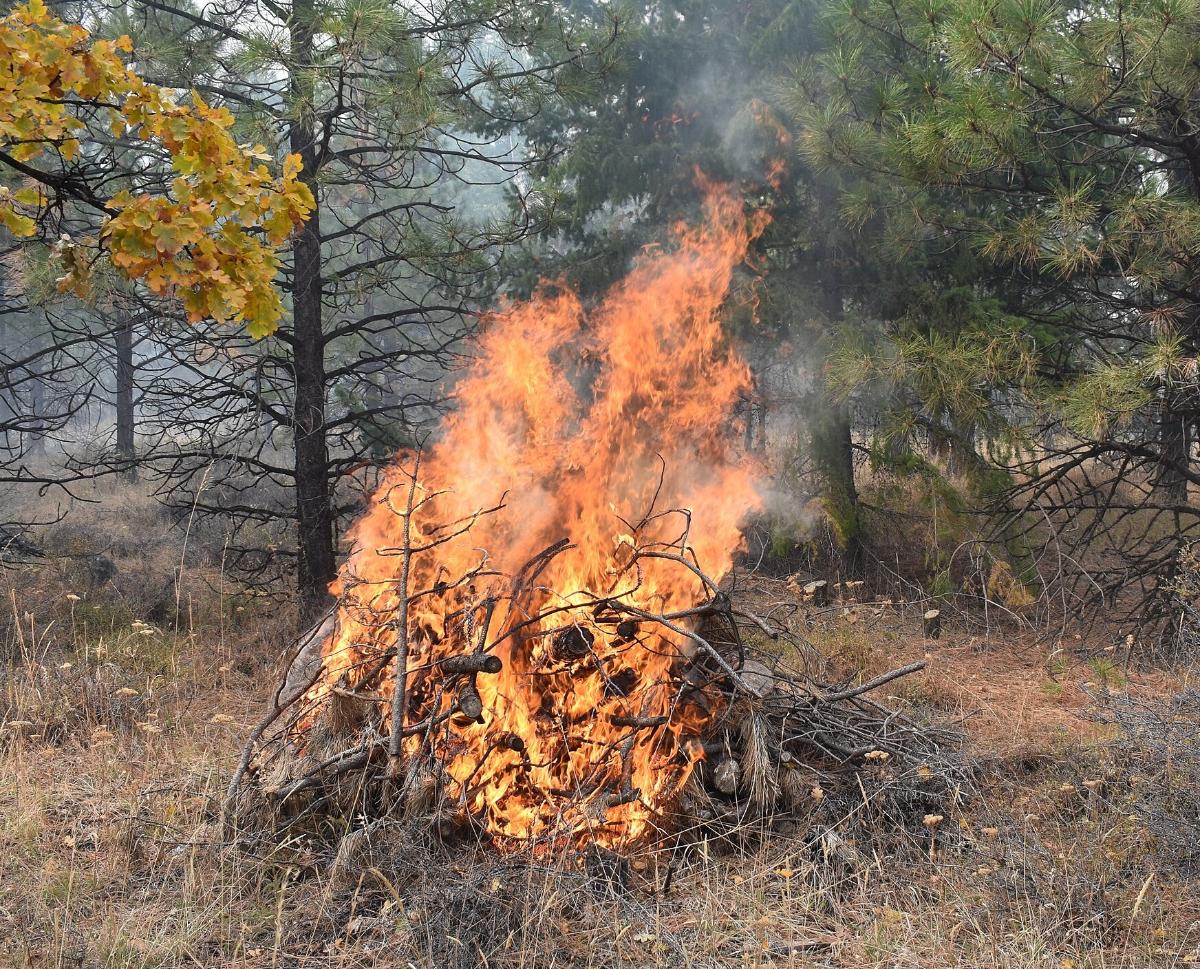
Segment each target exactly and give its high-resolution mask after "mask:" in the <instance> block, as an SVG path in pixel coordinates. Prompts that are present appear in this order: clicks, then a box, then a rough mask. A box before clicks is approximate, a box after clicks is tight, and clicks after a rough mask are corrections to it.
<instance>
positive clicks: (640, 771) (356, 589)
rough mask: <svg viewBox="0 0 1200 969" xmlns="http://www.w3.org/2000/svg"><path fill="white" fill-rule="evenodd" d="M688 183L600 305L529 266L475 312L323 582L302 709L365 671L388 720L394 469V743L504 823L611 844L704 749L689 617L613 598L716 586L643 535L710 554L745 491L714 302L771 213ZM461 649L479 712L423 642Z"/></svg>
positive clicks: (522, 832)
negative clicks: (699, 196)
mask: <svg viewBox="0 0 1200 969" xmlns="http://www.w3.org/2000/svg"><path fill="white" fill-rule="evenodd" d="M702 187H704V189H705V193H706V201H705V219H704V222H703V224H701V225H699V226H697V227H692V228H689V227H687V226H679V227H677V228H676V229H675V231H674V244H673V245H672V246H671V247H669V250H667V251H664V250H662V249H655V250H647V251H646V252H644V253H643V254H642V256H641V258H640V259H639V260H638V262H637V263H636V265H635V267H634V269H633V270H632V271H631V273H630V274H629V275H628V276H627V277H626V278H625V279H624V280H623V281H622V282H620V283H619V284H617V285H615V286H614V287H613V288H612V289H611V290H609V292H608V293H607V294H606V295H605V296H604V298H603V300H602V301H601V302H600V303H599V305H598V306H597V307H596V308H595V309H593V310H591V311H590V312H588V311H586V310H585V308H584V306H583V305H582V303H581V301H580V299H579V298H578V296H577V295H575V294H574V293H573V292H570V291H569V290H567V289H565V288H562V287H549V286H547V287H543V289H542V291H540V292H539V293H538V294H537V295H536V296H535V297H534V298H533V299H531V300H529V301H528V302H524V303H516V304H513V305H510V306H507V307H506V308H504V309H502V310H501V311H500V312H498V313H496V314H495V315H494V316H493V317H492V318H491V319H490V320H489V321H488V324H487V326H486V327H485V330H484V333H483V336H482V338H481V341H480V345H479V354H478V357H477V359H476V360H475V362H474V364H473V366H472V367H471V368H470V370H469V372H468V373H467V375H466V377H465V378H464V379H463V381H462V382H461V383H460V385H459V387H458V390H457V397H458V399H459V401H460V407H459V409H458V410H457V412H456V413H455V414H454V415H453V416H452V417H450V418H449V419H448V421H447V422H446V425H445V427H444V431H443V433H442V436H441V437H440V439H439V440H438V442H437V443H436V444H435V445H434V446H433V447H432V448H431V449H430V450H429V451H428V452H426V453H425V454H424V455H422V456H421V458H420V462H419V473H418V474H417V480H416V482H415V483H414V481H413V478H412V477H410V475H412V474H413V472H414V466H415V462H414V459H413V456H412V455H408V456H406V457H405V456H402V459H401V461H399V462H397V464H396V465H395V466H394V467H393V468H392V469H391V470H390V471H389V473H388V475H387V479H386V480H385V481H384V483H383V485H382V486H381V487H380V488H379V490H378V491H377V493H376V495H375V497H374V499H373V501H372V505H371V508H370V510H369V511H368V512H367V514H365V515H364V517H363V518H362V519H361V520H360V521H359V522H358V523H357V525H356V526H355V528H354V530H353V532H352V539H353V552H352V554H351V556H350V558H349V561H348V562H347V564H346V566H345V567H344V569H343V570H342V573H341V576H340V578H339V579H338V581H337V582H336V583H335V585H334V591H335V593H337V594H338V595H339V596H340V604H339V610H338V616H337V624H336V627H335V631H334V633H333V634H332V635H331V636H330V638H329V639H328V641H326V642H325V644H324V646H323V658H324V672H323V675H322V677H321V679H320V681H319V682H318V684H317V685H316V686H315V687H314V688H313V689H312V690H311V691H310V695H309V699H310V700H311V701H313V703H312V706H313V708H314V709H315V710H319V709H320V708H321V707H322V706H323V705H324V704H325V703H327V702H328V699H329V697H330V696H331V694H332V693H333V691H334V689H335V688H337V689H343V690H344V689H346V688H360V689H361V688H363V687H364V686H369V687H370V697H371V702H374V703H376V704H378V705H379V713H380V717H379V721H380V723H381V724H382V726H381V730H382V731H383V732H385V733H386V731H387V726H386V725H387V723H388V722H389V721H388V716H387V713H386V710H385V708H386V707H387V705H388V698H390V697H391V695H392V693H393V690H394V686H395V682H394V673H393V672H392V662H393V661H392V660H391V653H392V652H393V651H394V648H395V644H396V633H395V629H396V627H397V619H398V611H399V608H400V598H401V590H400V586H399V584H398V583H399V579H400V576H401V568H400V562H401V560H402V558H403V555H402V551H401V550H402V549H403V548H404V545H405V540H406V535H405V520H406V519H405V509H406V507H407V506H406V502H407V501H408V496H409V493H410V488H412V489H413V491H412V494H413V500H414V504H413V510H412V512H411V515H410V516H409V520H410V522H411V524H410V526H409V531H408V534H407V541H408V544H409V547H410V548H414V549H416V550H415V551H413V552H411V554H410V555H409V560H410V563H411V567H410V574H409V578H408V585H407V590H408V593H409V604H408V608H407V622H406V624H405V627H406V628H407V630H408V636H407V640H408V650H409V656H408V661H407V670H408V675H407V679H406V690H405V696H406V697H407V704H408V710H407V717H406V720H405V723H406V725H409V726H410V729H411V725H413V724H422V723H424V724H427V725H428V727H429V729H428V730H426V731H424V732H423V733H421V734H419V735H418V734H415V733H414V735H412V736H406V738H405V740H404V744H403V749H404V754H405V757H406V758H415V757H418V756H420V751H421V750H422V749H424V750H425V751H426V752H428V751H429V750H430V747H432V750H433V753H434V755H435V758H436V760H437V761H438V762H439V763H440V765H441V770H442V772H443V773H442V774H441V776H442V781H443V785H444V793H445V795H446V796H447V797H449V798H450V799H452V800H453V799H457V801H458V803H459V804H460V805H461V806H462V808H463V809H464V810H465V811H467V812H469V813H471V814H472V815H473V816H475V817H476V818H477V819H478V820H480V821H481V822H482V823H483V824H484V825H485V827H486V828H487V829H488V830H489V831H490V832H491V833H492V834H493V835H494V836H496V839H497V842H498V844H501V845H504V844H508V845H513V844H519V843H522V842H525V841H528V840H529V839H542V840H549V841H554V840H559V841H563V840H565V841H571V840H582V839H584V838H585V837H586V838H589V839H593V840H596V841H598V842H600V843H603V844H607V845H609V846H612V847H629V846H630V845H633V844H635V843H637V842H639V841H641V840H644V839H645V838H647V837H649V836H650V835H651V834H653V832H654V831H655V830H656V828H657V827H659V825H660V821H661V819H662V816H663V815H664V813H666V812H667V811H669V809H670V807H671V804H672V802H673V800H674V799H675V798H676V797H677V796H678V794H679V792H680V790H681V788H682V786H683V785H684V783H685V782H686V781H687V779H688V777H689V775H690V773H691V771H692V768H693V766H694V765H695V762H696V761H697V760H698V759H699V758H700V757H701V756H703V749H702V746H701V745H700V743H699V741H698V737H699V736H700V734H701V733H702V732H703V730H704V728H705V727H706V725H707V724H708V723H709V721H710V720H711V718H712V717H713V716H714V714H715V712H716V711H715V707H714V706H713V703H712V698H710V697H706V696H705V695H704V694H705V687H704V686H703V685H700V686H692V687H689V686H688V685H687V683H686V682H685V679H686V678H685V677H684V672H683V671H685V669H686V667H687V665H688V663H689V662H690V661H691V660H692V659H693V658H694V653H695V652H696V644H695V643H694V641H693V640H691V639H689V635H688V634H689V632H690V631H694V620H692V619H691V618H689V617H679V618H677V619H676V620H674V621H672V623H671V624H670V625H663V624H661V623H658V622H652V621H638V620H637V619H636V618H632V619H631V618H630V617H631V615H635V614H636V611H641V612H645V613H653V614H656V615H662V614H664V613H665V614H671V613H677V612H680V611H686V610H688V609H690V608H691V607H694V606H695V605H696V604H697V603H700V602H703V601H704V600H705V599H707V598H709V597H710V594H711V590H710V589H707V588H706V587H705V585H704V583H703V581H702V580H701V579H700V577H699V576H698V575H697V574H696V573H694V572H693V571H691V570H690V569H689V568H688V567H687V566H686V561H685V560H684V559H682V558H681V557H679V556H677V555H664V556H663V557H654V556H653V555H645V554H642V553H644V552H646V551H648V550H651V551H652V550H655V549H657V550H660V551H661V550H663V549H669V550H671V551H673V552H679V551H685V552H686V557H687V560H694V561H695V562H696V563H698V564H699V566H700V567H701V568H702V569H703V570H704V571H705V572H707V573H708V574H709V575H712V576H716V577H719V576H723V575H724V574H726V573H727V572H728V570H729V569H730V567H731V565H732V557H733V554H734V553H735V552H736V550H737V549H738V548H739V546H740V544H741V535H740V526H741V524H742V523H743V522H744V520H745V518H746V517H747V515H748V514H749V513H751V512H752V511H754V510H755V509H757V508H758V507H759V498H758V495H757V493H756V487H755V480H756V479H755V470H756V469H755V468H754V466H753V465H752V464H751V463H750V460H749V459H748V458H746V457H742V456H739V455H738V454H737V453H736V452H735V448H734V442H735V441H736V440H737V435H736V433H734V428H733V427H732V414H733V411H734V409H735V406H736V404H737V402H738V401H739V399H740V398H741V397H742V396H743V395H744V394H746V392H747V391H748V390H749V385H750V374H749V371H748V368H747V366H746V365H745V363H744V362H742V360H741V359H739V358H738V357H737V355H736V354H735V353H734V352H733V351H732V350H731V349H730V348H729V346H728V344H727V341H726V340H725V338H724V337H723V334H722V331H721V325H720V319H719V313H720V308H721V305H722V303H723V302H724V300H725V299H726V297H727V295H728V293H729V291H730V286H731V283H732V280H733V273H734V270H735V268H736V266H737V265H738V264H739V263H740V262H742V260H743V259H744V258H745V256H746V252H747V249H748V246H749V244H750V242H751V240H752V239H753V238H754V237H755V236H756V235H757V234H758V233H759V232H761V231H762V229H763V227H764V225H765V222H766V216H764V215H763V214H761V213H757V214H755V215H754V216H753V217H752V218H751V219H750V220H748V219H747V217H746V215H745V214H744V212H743V207H742V204H741V202H740V201H739V200H738V199H736V198H735V197H734V196H733V194H732V193H731V192H730V191H729V190H727V189H725V188H720V187H714V186H710V185H703V186H702ZM497 505H502V507H499V508H498V509H497V507H496V506H497ZM485 509H491V511H489V512H484V511H483V510H485ZM669 510H670V511H669ZM448 523H457V524H448ZM564 539H567V540H569V545H567V546H566V547H565V548H562V549H560V550H559V551H558V552H557V554H551V555H549V556H546V557H543V558H540V559H538V558H537V556H538V555H539V553H541V552H542V551H543V550H545V549H547V547H548V546H551V545H553V544H554V543H556V542H560V541H561V540H564ZM531 560H534V561H537V562H538V563H539V564H538V566H537V568H535V569H530V568H526V566H527V564H528V563H530V562H531ZM539 570H540V571H539ZM533 572H537V574H531V573H533ZM605 602H615V603H617V604H619V609H618V611H616V612H613V611H607V612H606V609H607V607H606V606H605V605H604V603H605ZM623 610H634V611H635V612H634V613H631V612H629V611H623ZM622 616H623V617H624V618H623V619H622ZM619 620H620V621H619ZM478 650H486V651H489V652H490V653H492V654H494V655H495V656H497V657H498V658H499V659H500V660H502V662H503V666H502V669H501V670H500V671H499V672H498V673H480V674H479V675H478V676H477V677H476V678H475V686H476V688H477V691H478V696H479V700H480V701H482V702H481V706H482V715H481V716H479V717H478V719H477V720H470V719H468V718H467V717H466V716H464V711H463V709H461V708H458V709H457V711H456V708H455V706H454V704H455V696H454V691H453V689H447V688H446V683H447V678H446V676H445V675H444V670H442V669H441V668H440V667H439V666H438V664H439V663H440V662H442V661H443V660H444V659H445V658H447V657H449V656H452V655H460V654H467V653H472V652H474V651H478ZM308 722H309V723H311V718H310V719H309V721H308ZM306 725H307V724H306ZM423 744H424V745H425V746H424V747H422V745H423Z"/></svg>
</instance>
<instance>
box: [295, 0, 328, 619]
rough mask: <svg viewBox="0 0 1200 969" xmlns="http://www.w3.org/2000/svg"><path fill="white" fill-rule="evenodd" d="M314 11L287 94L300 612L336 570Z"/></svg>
mask: <svg viewBox="0 0 1200 969" xmlns="http://www.w3.org/2000/svg"><path fill="white" fill-rule="evenodd" d="M314 18H315V11H314V7H313V4H312V2H311V0H302V2H299V3H296V4H295V6H294V7H293V10H292V23H291V42H292V70H293V75H292V95H293V98H294V101H295V103H294V104H293V108H292V109H293V112H294V115H295V119H296V120H295V121H293V122H292V126H291V131H290V142H291V149H292V151H293V152H295V153H296V154H298V155H299V156H300V158H301V160H302V161H303V163H304V179H305V181H306V183H307V184H308V187H309V189H311V191H312V193H313V197H314V198H317V199H318V204H317V207H316V208H315V209H314V210H313V213H312V215H311V216H310V217H309V219H308V221H307V222H306V223H305V224H304V226H303V228H301V229H300V230H299V232H298V233H297V235H296V237H295V241H294V243H293V248H292V252H293V258H294V266H293V279H292V322H293V334H294V336H295V346H294V348H293V354H294V362H295V381H296V382H295V402H294V413H293V425H294V428H293V433H294V435H295V449H296V523H297V551H298V557H299V561H298V564H297V582H298V585H299V594H300V607H301V613H302V617H303V618H304V619H305V620H310V619H313V618H315V617H316V616H317V615H319V614H320V613H321V611H322V610H323V609H325V608H326V606H327V605H328V600H329V592H328V586H329V583H330V582H331V581H333V578H334V576H335V574H336V572H337V563H336V560H335V556H334V547H333V517H332V511H331V508H330V492H329V475H328V472H329V453H328V444H327V440H326V428H325V342H324V333H323V329H322V320H321V318H322V313H321V309H322V308H321V223H320V211H321V210H320V200H319V195H318V185H317V180H316V172H317V164H318V159H317V146H316V135H315V131H314V127H313V118H312V99H311V96H310V82H309V81H307V80H306V79H305V74H304V71H303V66H304V65H306V64H309V63H310V62H311V61H312V48H313V24H314Z"/></svg>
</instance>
